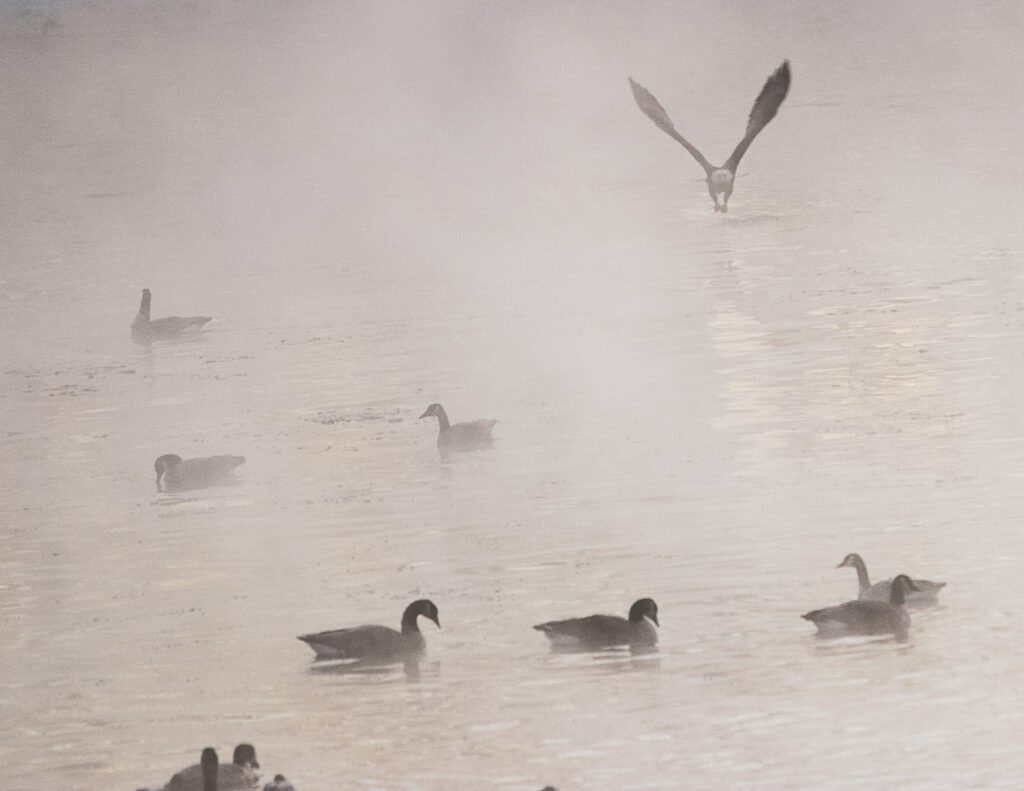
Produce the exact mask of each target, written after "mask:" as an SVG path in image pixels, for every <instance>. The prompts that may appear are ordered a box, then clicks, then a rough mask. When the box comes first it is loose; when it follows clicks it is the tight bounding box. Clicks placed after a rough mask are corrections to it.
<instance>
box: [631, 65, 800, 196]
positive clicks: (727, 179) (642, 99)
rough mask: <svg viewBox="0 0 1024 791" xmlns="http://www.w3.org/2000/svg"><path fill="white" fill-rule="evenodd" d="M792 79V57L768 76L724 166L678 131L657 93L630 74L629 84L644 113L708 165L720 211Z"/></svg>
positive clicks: (706, 167)
mask: <svg viewBox="0 0 1024 791" xmlns="http://www.w3.org/2000/svg"><path fill="white" fill-rule="evenodd" d="M789 83H790V73H789V61H788V60H787V61H783V63H782V65H781V66H779V68H777V69H776V70H775V72H774V73H773V74H772V75H771V76H770V77H769V78H768V80H767V82H765V84H764V87H763V88H762V89H761V93H759V94H758V96H757V99H756V100H755V101H754V107H753V109H752V110H751V111H750V117H749V118H748V119H747V131H746V134H744V136H743V139H742V140H740V142H739V143H738V144H737V146H736V148H735V149H733V152H732V154H731V155H730V156H729V158H728V159H727V160H725V164H724V165H722V166H721V167H716V166H714V165H712V164H711V163H710V162H708V160H707V159H706V158H705V157H704V155H703V154H702V153H700V151H698V150H697V147H696V146H694V145H693V144H691V143H690V142H689V141H688V140H687V139H686V138H684V137H683V136H682V135H681V134H679V132H678V131H676V127H675V125H674V124H673V123H672V119H671V118H669V117H668V113H666V112H665V108H664V107H662V106H661V104H659V102H658V100H657V99H655V98H654V95H653V94H652V93H651V92H650V91H648V90H647V89H646V88H645V87H644V86H643V85H641V84H640V83H638V82H634V81H633V78H632V77H630V78H629V85H630V87H631V88H632V89H633V98H634V99H635V100H636V103H637V105H638V106H639V107H640V109H641V110H642V111H643V113H644V115H646V116H647V117H648V118H650V119H651V120H652V121H654V124H655V126H657V127H658V128H659V129H660V130H661V131H663V132H664V133H665V134H667V135H668V136H669V137H671V138H672V139H673V140H675V141H676V142H677V143H679V144H680V145H682V147H683V148H685V149H686V150H687V151H688V152H690V155H691V156H692V157H693V158H694V159H696V160H697V163H698V164H699V165H700V166H701V167H702V168H704V173H705V174H706V175H707V185H708V192H709V193H710V195H711V200H713V201H714V203H715V211H717V212H727V211H729V196H730V195H732V190H733V186H734V185H735V183H736V170H737V168H738V167H739V164H740V160H741V159H742V158H743V155H744V154H745V153H746V152H747V149H748V148H749V147H750V144H751V143H753V142H754V138H755V137H757V135H758V134H759V133H760V132H761V130H762V129H764V128H765V127H766V126H767V125H768V122H769V121H771V120H772V119H773V118H774V117H775V114H776V113H777V112H778V111H779V107H780V106H781V105H782V101H783V99H785V98H786V94H787V93H789ZM719 196H721V199H722V200H721V203H719V200H718V199H719Z"/></svg>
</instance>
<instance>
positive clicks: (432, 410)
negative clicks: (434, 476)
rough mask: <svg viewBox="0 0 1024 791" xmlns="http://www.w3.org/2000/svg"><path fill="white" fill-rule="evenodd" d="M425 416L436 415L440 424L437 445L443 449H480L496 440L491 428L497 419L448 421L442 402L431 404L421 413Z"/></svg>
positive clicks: (421, 416)
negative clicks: (467, 421)
mask: <svg viewBox="0 0 1024 791" xmlns="http://www.w3.org/2000/svg"><path fill="white" fill-rule="evenodd" d="M425 417H436V418H437V422H438V425H439V430H438V434H437V447H438V448H440V449H441V450H442V451H450V450H455V451H470V450H480V449H482V448H486V447H489V446H490V445H491V443H493V442H494V437H492V436H491V429H492V428H494V424H495V423H497V422H498V421H497V420H474V421H472V422H469V423H455V424H452V423H450V422H449V421H448V413H447V412H445V411H444V407H443V406H441V405H440V404H431V405H430V406H428V407H427V411H426V412H424V413H423V414H422V415H420V420H422V419H423V418H425Z"/></svg>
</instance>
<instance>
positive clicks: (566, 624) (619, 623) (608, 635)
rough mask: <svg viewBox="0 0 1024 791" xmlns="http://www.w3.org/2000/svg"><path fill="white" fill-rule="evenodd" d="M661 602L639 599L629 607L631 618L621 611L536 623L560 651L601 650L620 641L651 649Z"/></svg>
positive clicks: (654, 640)
mask: <svg viewBox="0 0 1024 791" xmlns="http://www.w3.org/2000/svg"><path fill="white" fill-rule="evenodd" d="M648 620H649V621H651V622H652V623H653V624H654V625H655V626H659V625H660V624H658V605H657V604H655V602H654V599H637V600H636V601H635V602H633V606H632V607H630V608H629V618H628V619H626V618H622V617H620V616H618V615H588V616H586V617H584V618H567V619H566V620H564V621H548V622H547V623H540V624H537V625H536V626H534V627H533V628H534V629H537V630H538V631H541V632H543V633H544V634H546V635H547V636H548V639H549V640H550V641H551V647H552V649H554V650H556V651H597V650H600V649H602V648H609V647H611V646H616V645H628V646H630V648H632V649H636V650H647V649H651V648H653V647H654V646H655V645H656V644H657V642H658V632H657V630H655V628H654V626H651V624H650V623H648Z"/></svg>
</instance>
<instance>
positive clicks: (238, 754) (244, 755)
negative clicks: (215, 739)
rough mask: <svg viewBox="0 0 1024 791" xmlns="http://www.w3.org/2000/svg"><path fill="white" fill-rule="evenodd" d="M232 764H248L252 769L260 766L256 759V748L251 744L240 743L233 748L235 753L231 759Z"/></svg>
mask: <svg viewBox="0 0 1024 791" xmlns="http://www.w3.org/2000/svg"><path fill="white" fill-rule="evenodd" d="M231 762H232V763H233V764H236V765H237V766H245V765H246V764H248V765H249V766H251V767H252V768H253V769H259V768H260V762H259V761H257V760H256V748H255V747H253V746H252V745H251V744H246V743H244V742H243V743H242V744H240V745H238V746H237V747H236V748H235V754H234V756H233V757H232V759H231Z"/></svg>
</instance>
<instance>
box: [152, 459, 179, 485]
mask: <svg viewBox="0 0 1024 791" xmlns="http://www.w3.org/2000/svg"><path fill="white" fill-rule="evenodd" d="M179 464H181V456H179V455H177V454H176V453H165V454H164V455H163V456H161V457H160V458H158V459H157V460H156V461H155V462H153V469H155V470H156V490H157V491H158V492H160V491H163V489H162V487H161V486H160V481H161V479H162V478H163V477H164V475H165V474H166V473H167V472H168V471H170V470H173V469H174V468H176V467H177V466H178V465H179Z"/></svg>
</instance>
